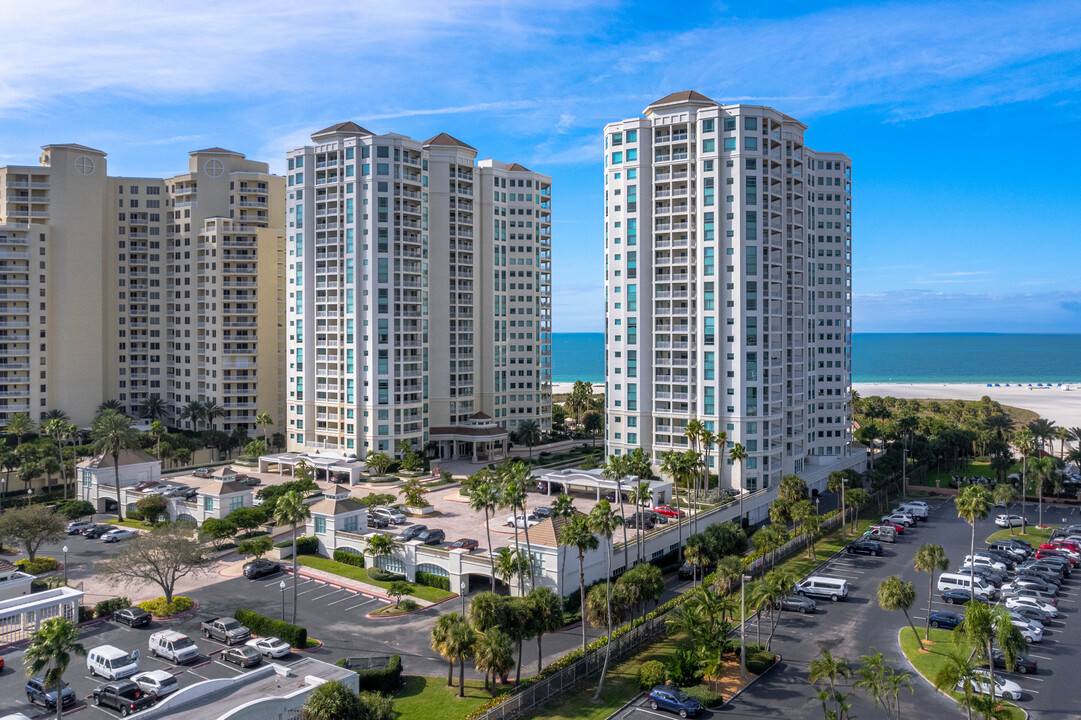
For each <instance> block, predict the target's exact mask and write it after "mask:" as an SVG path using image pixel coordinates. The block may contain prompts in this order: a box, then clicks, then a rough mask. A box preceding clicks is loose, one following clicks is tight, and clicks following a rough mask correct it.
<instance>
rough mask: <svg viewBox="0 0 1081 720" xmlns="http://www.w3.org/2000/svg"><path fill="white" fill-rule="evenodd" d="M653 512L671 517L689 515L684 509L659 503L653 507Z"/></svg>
mask: <svg viewBox="0 0 1081 720" xmlns="http://www.w3.org/2000/svg"><path fill="white" fill-rule="evenodd" d="M653 512H655V513H657V514H658V515H664V516H665V517H670V518H674V517H681V518H683V517H687V513H685V512H683V511H682V510H679V511H677V510H676V509H675V508H673V507H670V506H668V505H658V506H657V507H655V508H653Z"/></svg>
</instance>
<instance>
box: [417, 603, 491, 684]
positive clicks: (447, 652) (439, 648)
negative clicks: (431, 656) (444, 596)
mask: <svg viewBox="0 0 1081 720" xmlns="http://www.w3.org/2000/svg"><path fill="white" fill-rule="evenodd" d="M458 622H461V616H460V615H458V614H457V613H445V614H443V615H440V616H439V617H438V618H436V621H435V624H434V625H433V626H432V632H431V637H430V640H429V643H430V645H431V648H432V650H434V651H436V652H437V653H439V654H440V655H441V656H442V657H443V659H444V660H446V661H447V664H448V668H447V687H451V686H453V685H454V661H455V660H457V658H456V657H455V656H454V654H453V653H452V652H451V648H450V644H449V643H448V640H449V638H450V631H451V629H452V628H453V627H454V625H455V623H458ZM484 682H485V684H487V682H488V678H487V677H485V678H484Z"/></svg>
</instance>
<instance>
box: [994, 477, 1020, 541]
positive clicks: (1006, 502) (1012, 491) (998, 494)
mask: <svg viewBox="0 0 1081 720" xmlns="http://www.w3.org/2000/svg"><path fill="white" fill-rule="evenodd" d="M991 499H992V500H994V501H995V503H996V504H998V503H1001V504H1002V506H1003V507H1009V506H1010V503H1013V502H1016V501H1017V488H1015V487H1014V486H1013V485H1010V484H1008V483H1004V482H1001V483H999V484H998V485H995V489H994V490H992V491H991ZM1022 522H1023V521H1022ZM1013 534H1014V531H1013V523H1012V522H1011V523H1010V535H1013Z"/></svg>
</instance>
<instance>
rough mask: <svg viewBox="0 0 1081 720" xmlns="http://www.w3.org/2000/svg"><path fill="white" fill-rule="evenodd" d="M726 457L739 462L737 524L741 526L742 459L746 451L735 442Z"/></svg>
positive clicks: (745, 456) (745, 455) (745, 457)
mask: <svg viewBox="0 0 1081 720" xmlns="http://www.w3.org/2000/svg"><path fill="white" fill-rule="evenodd" d="M728 459H729V460H731V461H732V462H737V463H739V526H740V527H743V520H744V517H743V492H744V488H743V461H744V460H746V459H747V451H746V450H745V449H744V448H743V445H741V444H740V443H736V444H735V445H733V446H732V449H731V450H729V451H728Z"/></svg>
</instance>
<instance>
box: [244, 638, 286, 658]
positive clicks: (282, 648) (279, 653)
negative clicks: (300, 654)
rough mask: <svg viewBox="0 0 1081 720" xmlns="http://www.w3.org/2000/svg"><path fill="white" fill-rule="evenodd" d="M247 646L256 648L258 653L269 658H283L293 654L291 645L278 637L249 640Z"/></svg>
mask: <svg viewBox="0 0 1081 720" xmlns="http://www.w3.org/2000/svg"><path fill="white" fill-rule="evenodd" d="M247 645H248V647H252V648H255V650H256V652H258V653H259V654H260V655H264V656H266V657H268V658H272V657H275V658H281V657H285V656H286V655H288V654H289V653H291V652H293V648H292V647H291V646H290V645H289V643H287V642H285V641H284V640H279V639H278V638H276V637H265V638H255V639H253V640H249V641H248V642H247Z"/></svg>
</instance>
